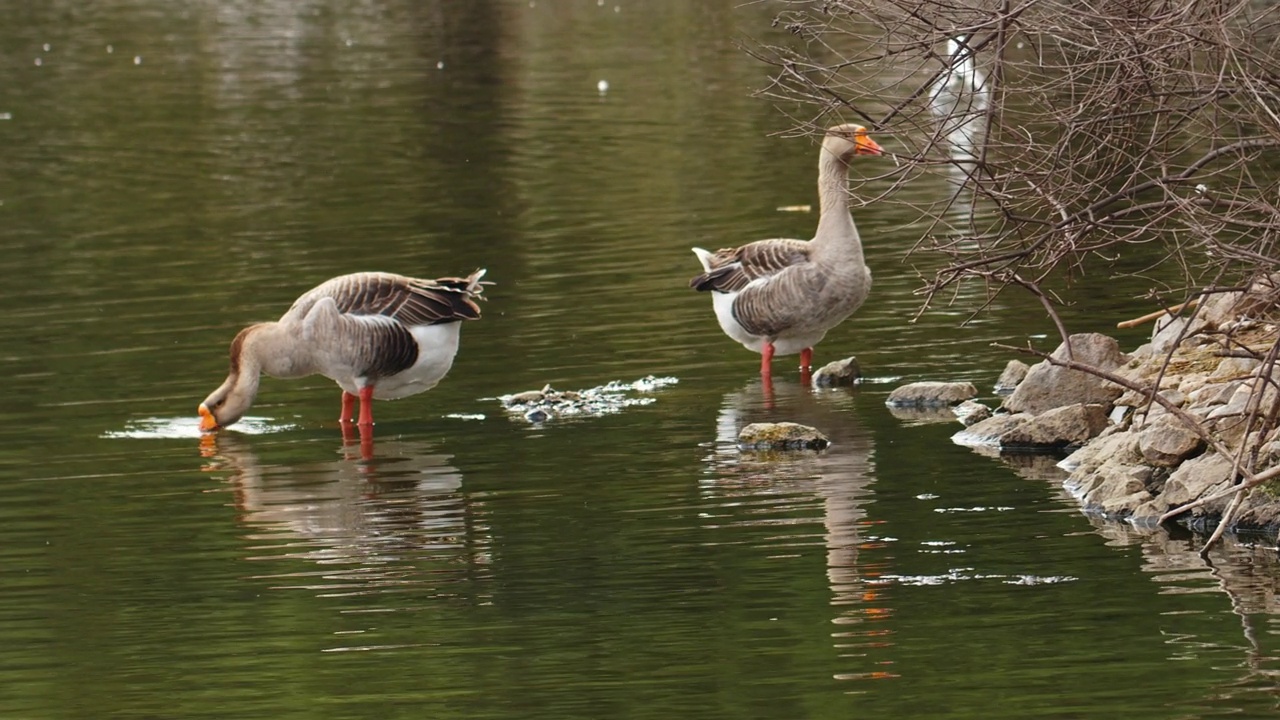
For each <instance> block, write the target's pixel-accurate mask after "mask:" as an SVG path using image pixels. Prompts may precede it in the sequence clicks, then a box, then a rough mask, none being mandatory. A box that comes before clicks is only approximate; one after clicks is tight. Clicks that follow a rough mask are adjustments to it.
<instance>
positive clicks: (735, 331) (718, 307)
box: [711, 292, 827, 355]
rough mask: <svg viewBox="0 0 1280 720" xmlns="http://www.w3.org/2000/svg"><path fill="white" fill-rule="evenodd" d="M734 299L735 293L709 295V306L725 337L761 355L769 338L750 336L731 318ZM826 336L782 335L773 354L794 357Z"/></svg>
mask: <svg viewBox="0 0 1280 720" xmlns="http://www.w3.org/2000/svg"><path fill="white" fill-rule="evenodd" d="M736 297H738V293H736V292H732V293H722V292H713V293H711V306H712V307H713V308H715V311H716V320H718V321H719V322H720V329H721V330H724V334H725V335H728V336H729V337H731V338H733V339H734V340H737V341H738V342H740V343H742V345H743V346H744V347H746V348H747V349H748V350H750V351H752V352H757V353H763V352H764V346H765V344H766V343H768V341H769V338H767V337H765V336H764V335H752V334H751V333H749V332H747V330H746V329H745V328H743V327H742V325H740V324H739V323H738V321H737V319H735V318H734V317H733V300H734V298H736ZM826 335H827V331H826V330H809V331H805V332H802V333H797V334H790V333H783V334H781V335H779V336H778V337H777V338H775V339H774V341H773V354H774V355H795V354H797V353H799V352H800V351H801V350H804V349H805V348H808V347H813V346H814V345H816V344H818V343H819V342H821V341H822V338H824V337H826Z"/></svg>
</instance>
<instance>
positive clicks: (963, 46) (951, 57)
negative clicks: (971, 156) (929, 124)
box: [929, 35, 991, 149]
mask: <svg viewBox="0 0 1280 720" xmlns="http://www.w3.org/2000/svg"><path fill="white" fill-rule="evenodd" d="M944 59H945V62H946V67H944V68H943V71H942V74H941V75H940V76H939V77H938V79H937V80H936V81H935V82H934V85H933V87H932V88H931V90H930V93H929V110H930V111H931V112H932V113H933V116H934V118H935V119H936V120H937V122H938V124H939V125H940V126H941V127H942V130H943V134H944V135H946V136H947V137H948V139H949V140H950V141H951V142H952V144H956V145H964V146H966V147H968V148H970V149H972V147H973V145H974V143H975V142H976V141H977V135H978V131H979V128H977V127H973V126H974V125H975V124H976V123H977V122H979V121H980V119H981V116H982V114H983V113H985V112H986V110H987V105H988V102H989V98H988V96H989V95H990V94H991V89H990V88H989V87H988V86H987V76H986V75H985V74H984V73H983V72H982V71H981V70H979V69H978V68H977V66H976V64H975V63H974V60H973V48H971V47H969V36H968V35H956V36H955V37H952V38H947V52H946V55H945V56H944Z"/></svg>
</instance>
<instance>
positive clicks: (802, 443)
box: [738, 422, 831, 450]
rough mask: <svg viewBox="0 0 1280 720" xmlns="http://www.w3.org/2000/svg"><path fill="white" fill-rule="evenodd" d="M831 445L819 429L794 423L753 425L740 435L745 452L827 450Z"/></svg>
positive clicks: (739, 438) (739, 440)
mask: <svg viewBox="0 0 1280 720" xmlns="http://www.w3.org/2000/svg"><path fill="white" fill-rule="evenodd" d="M830 444H831V441H830V440H828V439H827V436H826V435H823V434H822V432H820V431H819V430H818V429H817V428H811V427H809V426H808V425H801V424H799V423H793V422H777V423H751V424H750V425H747V426H746V427H744V428H742V430H741V431H740V432H739V433H738V447H739V448H741V449H743V450H825V449H826V448H827V446H828V445H830Z"/></svg>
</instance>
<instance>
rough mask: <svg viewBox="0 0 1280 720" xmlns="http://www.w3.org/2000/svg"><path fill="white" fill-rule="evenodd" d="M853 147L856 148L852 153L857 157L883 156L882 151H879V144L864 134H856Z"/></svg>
mask: <svg viewBox="0 0 1280 720" xmlns="http://www.w3.org/2000/svg"><path fill="white" fill-rule="evenodd" d="M853 146H854V147H855V148H857V149H856V150H854V153H855V154H858V155H883V154H884V150H882V149H880V143H878V142H876V141H875V140H872V139H871V138H870V136H868V135H867V134H866V133H861V132H860V133H858V136H857V137H855V138H854V139H853Z"/></svg>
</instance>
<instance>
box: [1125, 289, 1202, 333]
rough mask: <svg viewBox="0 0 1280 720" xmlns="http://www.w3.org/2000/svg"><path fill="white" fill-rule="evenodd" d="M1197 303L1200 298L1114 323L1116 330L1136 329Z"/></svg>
mask: <svg viewBox="0 0 1280 720" xmlns="http://www.w3.org/2000/svg"><path fill="white" fill-rule="evenodd" d="M1198 302H1200V298H1198V297H1196V298H1191V299H1190V300H1188V301H1186V302H1184V303H1178V304H1177V305H1174V306H1173V307H1171V308H1166V309H1164V310H1156V311H1155V312H1150V313H1147V314H1146V315H1143V316H1142V317H1136V318H1134V319H1132V320H1124V321H1121V322H1118V323H1116V327H1118V328H1131V327H1137V326H1139V325H1141V324H1143V323H1146V322H1151V321H1152V320H1155V319H1156V318H1159V317H1162V316H1164V315H1177V314H1178V313H1180V312H1182V311H1183V310H1186V309H1187V308H1189V307H1195V305H1196V303H1198Z"/></svg>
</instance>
